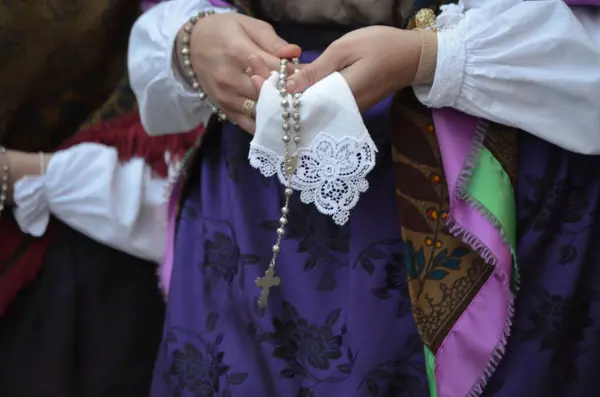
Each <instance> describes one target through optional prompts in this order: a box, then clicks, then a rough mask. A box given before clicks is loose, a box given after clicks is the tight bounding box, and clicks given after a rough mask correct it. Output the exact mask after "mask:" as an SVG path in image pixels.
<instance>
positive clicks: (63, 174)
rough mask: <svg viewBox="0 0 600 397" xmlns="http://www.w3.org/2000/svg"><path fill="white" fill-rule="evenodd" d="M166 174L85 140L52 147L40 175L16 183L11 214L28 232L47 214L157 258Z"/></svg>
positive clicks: (36, 232)
mask: <svg viewBox="0 0 600 397" xmlns="http://www.w3.org/2000/svg"><path fill="white" fill-rule="evenodd" d="M166 183H167V181H166V179H160V178H156V177H154V176H153V175H152V172H151V169H150V167H149V166H147V165H146V164H145V162H144V160H143V159H139V158H137V159H132V160H130V161H128V162H125V163H120V162H119V159H118V155H117V151H116V150H115V149H113V148H110V147H107V146H104V145H99V144H94V143H84V144H80V145H77V146H74V147H72V148H70V149H66V150H62V151H58V152H56V153H55V154H54V155H53V156H52V158H51V159H50V161H49V163H48V168H47V171H46V173H45V174H44V175H42V176H26V177H23V178H21V179H19V180H18V181H17V182H16V183H15V187H14V198H15V204H16V206H15V208H14V215H15V219H16V220H17V223H18V224H19V226H20V228H21V230H22V231H23V232H25V233H28V234H31V235H33V236H41V235H43V234H44V232H45V231H46V228H47V226H48V222H49V220H50V214H51V213H52V214H53V215H54V216H55V217H57V218H58V219H60V220H61V221H63V222H64V223H66V224H67V225H69V226H71V227H72V228H74V229H76V230H78V231H79V232H81V233H83V234H85V235H86V236H88V237H90V238H92V239H94V240H97V241H99V242H101V243H103V244H106V245H108V246H111V247H113V248H115V249H118V250H120V251H123V252H126V253H128V254H131V255H133V256H136V257H139V258H143V259H147V260H152V261H155V262H159V261H160V260H162V257H163V252H164V246H165V238H166V237H165V235H164V233H165V231H166V206H165V205H164V204H165V201H166V199H165V187H166Z"/></svg>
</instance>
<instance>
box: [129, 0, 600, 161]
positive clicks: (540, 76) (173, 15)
mask: <svg viewBox="0 0 600 397" xmlns="http://www.w3.org/2000/svg"><path fill="white" fill-rule="evenodd" d="M463 3H464V13H463V17H462V18H461V20H460V21H459V22H458V23H457V25H456V26H455V28H454V29H450V30H447V31H442V32H440V33H439V39H438V41H439V49H438V62H437V70H436V76H435V80H434V82H433V84H432V85H431V86H425V87H416V88H415V91H416V93H417V96H418V98H419V99H420V100H421V101H422V102H423V103H424V104H425V105H427V106H429V107H432V108H441V107H448V106H450V107H454V108H456V109H458V110H461V111H463V112H465V113H467V114H470V115H473V116H477V117H482V118H485V119H488V120H490V121H495V122H499V123H502V124H505V125H509V126H514V127H517V128H520V129H522V130H524V131H527V132H529V133H531V134H534V135H536V136H539V137H540V138H542V139H545V140H547V141H550V142H552V143H554V144H556V145H558V146H560V147H563V148H565V149H567V150H571V151H574V152H579V153H584V154H600V102H599V99H600V11H599V10H598V9H596V8H594V7H587V8H586V7H575V8H573V9H570V8H569V7H567V6H566V5H565V4H564V3H563V2H562V1H561V0H545V1H539V0H538V1H534V0H531V1H521V0H486V1H482V0H465V1H463ZM209 5H210V4H209V2H208V0H170V1H165V2H163V3H161V4H158V5H157V6H156V7H154V8H152V9H151V10H149V11H148V12H146V13H145V14H144V15H142V16H141V17H140V18H139V20H138V21H137V22H136V24H135V25H134V27H133V31H132V33H131V39H130V45H129V73H130V80H131V85H132V88H133V90H134V92H135V94H136V96H137V98H138V101H139V105H140V113H141V117H142V123H143V124H144V126H145V128H146V130H147V131H148V133H149V134H151V135H160V134H168V133H172V132H178V131H182V130H189V129H191V128H194V127H196V126H198V125H199V124H201V123H203V122H204V121H205V120H206V117H207V115H208V112H207V110H206V109H205V108H203V107H202V105H201V103H200V101H199V100H197V98H196V96H195V94H194V92H193V91H191V90H190V89H189V88H187V87H186V85H184V84H182V82H181V81H180V79H179V77H178V75H177V73H176V72H174V71H173V68H172V65H171V64H172V50H173V42H174V40H175V36H176V34H177V31H178V30H179V28H180V27H181V26H182V25H183V23H185V21H186V20H187V19H188V18H189V16H190V15H192V14H193V13H194V12H196V11H197V10H199V9H203V8H206V7H209Z"/></svg>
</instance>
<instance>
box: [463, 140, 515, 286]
mask: <svg viewBox="0 0 600 397" xmlns="http://www.w3.org/2000/svg"><path fill="white" fill-rule="evenodd" d="M466 190H467V194H468V196H469V199H470V200H472V201H473V202H474V203H473V204H474V205H476V206H477V207H478V209H479V210H480V211H482V212H483V213H484V214H485V215H486V216H487V217H488V219H490V221H492V222H493V223H494V224H495V225H496V226H497V227H499V228H500V232H501V233H502V235H503V237H504V238H505V240H506V241H507V243H508V245H509V248H510V251H511V254H512V257H513V266H512V274H511V288H512V290H513V292H515V293H516V292H517V291H518V289H519V284H520V283H519V281H520V276H519V268H518V265H517V256H516V246H517V226H516V221H517V216H516V214H517V211H516V204H515V193H514V189H513V186H512V183H511V181H510V178H509V176H508V174H507V173H506V171H505V170H504V168H503V167H502V165H501V164H500V163H499V162H498V160H496V158H495V157H494V155H493V154H492V153H491V152H490V151H489V150H488V149H486V148H485V147H483V148H481V150H480V152H479V157H478V159H477V164H476V166H475V167H474V169H473V173H472V174H471V176H470V178H469V182H468V184H467V187H466Z"/></svg>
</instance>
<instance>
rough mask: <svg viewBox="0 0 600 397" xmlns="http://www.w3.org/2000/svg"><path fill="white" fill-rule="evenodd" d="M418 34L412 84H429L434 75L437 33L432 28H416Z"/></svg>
mask: <svg viewBox="0 0 600 397" xmlns="http://www.w3.org/2000/svg"><path fill="white" fill-rule="evenodd" d="M414 32H415V33H417V34H418V35H419V41H420V48H419V63H418V66H417V71H416V72H415V77H414V79H413V82H412V84H413V85H417V84H429V83H431V82H433V79H434V77H435V69H436V66H437V53H438V41H437V33H436V32H435V31H433V30H422V29H417V30H415V31H414Z"/></svg>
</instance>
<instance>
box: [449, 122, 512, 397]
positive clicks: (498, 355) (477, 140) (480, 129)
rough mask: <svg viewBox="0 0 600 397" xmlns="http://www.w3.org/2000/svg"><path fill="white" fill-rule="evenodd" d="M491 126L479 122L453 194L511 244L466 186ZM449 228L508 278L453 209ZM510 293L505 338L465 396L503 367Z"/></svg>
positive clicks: (480, 389) (472, 396)
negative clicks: (459, 221) (498, 368)
mask: <svg viewBox="0 0 600 397" xmlns="http://www.w3.org/2000/svg"><path fill="white" fill-rule="evenodd" d="M489 125H490V124H489V122H487V121H485V120H481V119H480V120H479V121H478V123H477V127H476V130H475V136H474V137H473V140H472V141H471V148H470V150H469V153H468V155H467V158H466V159H465V163H464V164H463V167H462V170H461V173H460V175H459V177H458V180H457V183H456V187H455V191H454V194H456V196H457V197H458V198H459V199H461V200H463V201H466V202H467V203H469V205H471V206H472V207H473V208H474V209H475V210H477V211H478V212H479V213H480V214H482V215H483V216H484V217H485V218H486V219H487V220H488V221H490V222H491V223H492V224H493V225H494V226H495V227H496V228H497V229H498V230H499V231H500V233H501V235H502V237H503V238H504V240H505V241H508V238H507V234H506V231H505V230H503V228H502V225H500V222H498V220H497V219H496V217H495V216H493V214H491V213H490V212H489V211H487V209H486V208H485V206H483V204H481V203H480V202H478V201H477V200H475V199H474V198H472V197H470V196H469V194H468V192H467V185H468V183H469V180H470V177H471V176H472V175H473V171H474V170H475V167H476V165H477V160H478V158H479V154H480V152H481V149H482V148H483V144H484V141H485V136H486V133H487V130H488V128H489ZM447 225H448V229H449V231H450V233H451V234H452V235H454V236H455V237H457V238H459V239H460V240H461V241H462V242H463V243H464V244H466V245H468V246H469V247H471V248H472V249H473V250H475V252H477V253H478V254H479V255H480V256H481V258H482V259H483V260H484V261H485V262H486V263H489V264H490V265H491V266H493V267H494V272H496V273H497V274H500V276H501V277H505V278H506V277H508V275H507V274H506V273H505V272H504V271H501V270H500V269H498V258H497V257H496V255H494V253H493V252H492V251H491V250H490V249H489V248H488V247H487V246H486V245H485V244H484V243H483V242H482V241H481V240H480V239H479V238H478V237H477V236H476V235H474V234H473V233H472V232H470V231H468V230H466V229H465V228H464V227H462V226H461V225H459V224H458V223H457V222H456V219H455V218H454V217H453V216H452V209H450V211H449V216H448V220H447ZM516 276H517V277H516V280H515V281H516V284H517V285H516V289H517V290H518V284H519V277H518V273H517V275H516ZM512 283H513V279H512V277H511V284H512ZM509 294H510V302H509V310H508V316H507V318H506V322H505V324H504V329H503V333H502V338H501V339H500V341H499V342H498V344H497V346H496V347H495V349H494V351H493V352H492V355H491V357H490V360H489V361H488V363H487V364H486V367H485V369H484V370H483V373H482V374H481V376H480V377H479V378H478V379H477V380H476V381H475V383H474V385H473V386H472V387H471V390H470V391H469V393H468V394H467V396H466V397H479V396H480V395H481V394H482V393H483V391H484V389H485V386H486V385H487V383H488V381H489V379H490V377H491V376H492V374H493V373H494V371H495V370H496V368H497V367H498V365H499V364H500V361H501V360H502V357H504V354H505V352H506V345H507V343H508V337H509V336H510V333H511V328H512V319H513V316H514V302H515V294H514V293H513V291H509Z"/></svg>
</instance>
